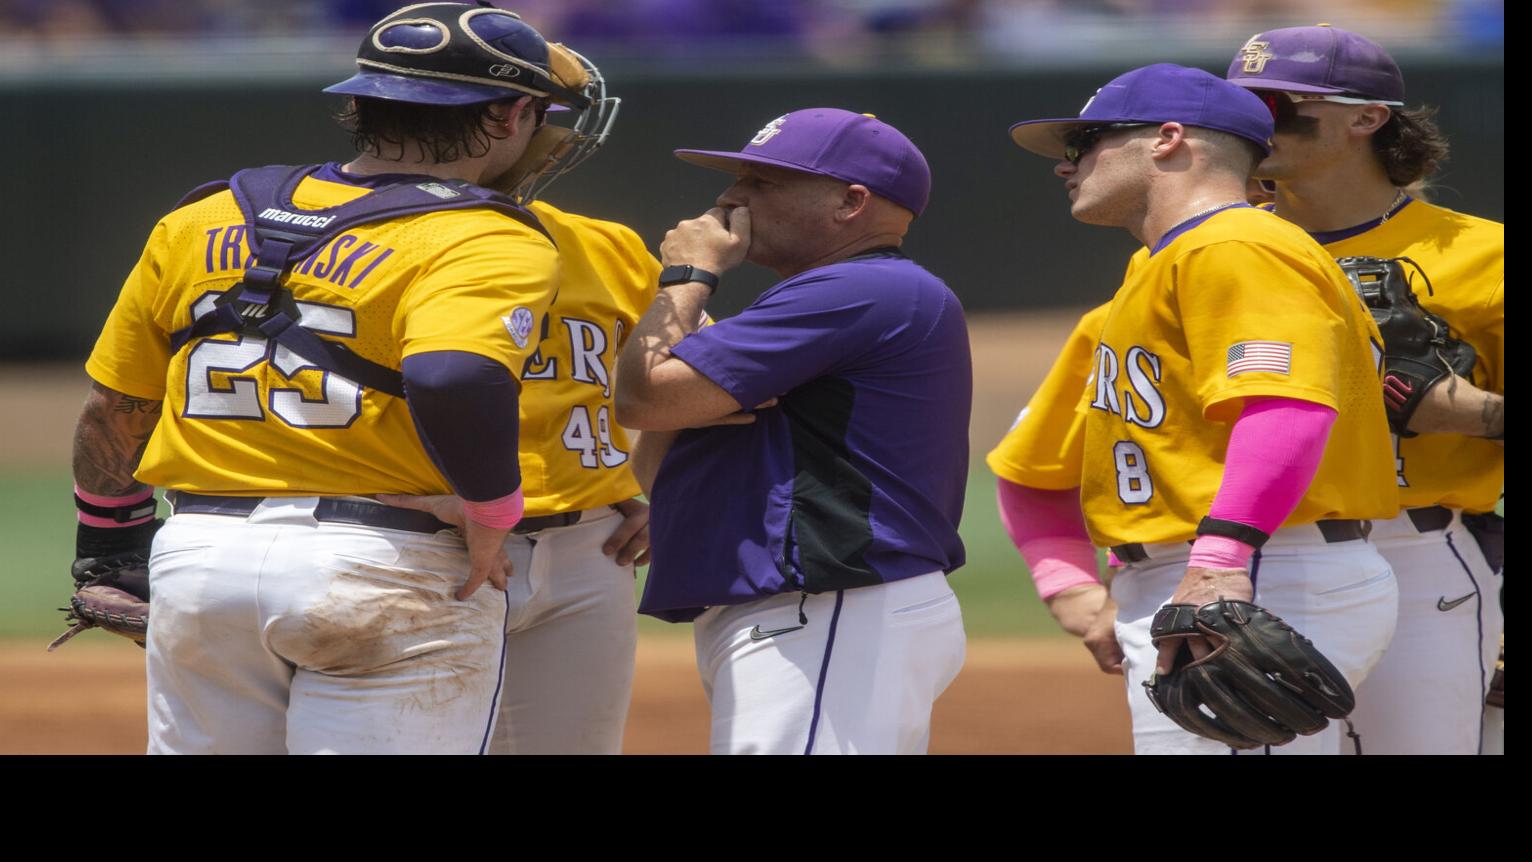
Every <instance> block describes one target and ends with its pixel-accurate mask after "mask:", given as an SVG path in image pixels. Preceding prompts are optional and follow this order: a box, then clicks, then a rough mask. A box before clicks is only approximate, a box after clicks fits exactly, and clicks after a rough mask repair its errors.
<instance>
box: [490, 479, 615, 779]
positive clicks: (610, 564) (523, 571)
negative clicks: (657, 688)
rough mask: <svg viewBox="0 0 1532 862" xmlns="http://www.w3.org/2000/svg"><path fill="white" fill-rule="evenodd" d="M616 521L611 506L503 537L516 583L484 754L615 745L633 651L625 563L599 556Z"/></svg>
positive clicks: (609, 750) (611, 748) (611, 750)
mask: <svg viewBox="0 0 1532 862" xmlns="http://www.w3.org/2000/svg"><path fill="white" fill-rule="evenodd" d="M621 522H622V516H621V515H619V514H618V513H617V511H616V510H614V509H610V508H607V509H601V510H592V511H590V512H587V513H586V514H585V515H584V517H583V518H582V519H581V520H580V522H579V523H577V524H573V525H571V526H568V527H556V528H553V529H548V530H542V531H540V532H536V533H531V534H528V535H525V536H521V535H513V536H511V537H510V539H509V540H508V541H507V543H506V550H507V551H508V552H509V553H510V556H511V563H512V565H513V566H515V569H516V575H515V578H514V579H513V580H515V581H517V582H519V583H518V585H517V586H518V589H513V590H512V591H511V613H510V616H509V626H508V628H507V629H506V631H507V633H508V635H509V637H508V638H507V641H506V661H505V686H504V693H503V694H502V696H501V699H500V721H499V724H498V725H497V727H496V729H495V735H494V739H493V742H492V743H491V745H490V753H491V754H618V753H620V752H621V751H622V731H623V726H624V724H625V723H626V722H627V718H628V704H629V702H630V700H631V699H632V695H633V660H634V654H635V652H636V650H637V647H638V616H637V611H636V609H635V607H634V599H633V566H632V565H627V566H619V565H617V563H616V561H614V560H613V559H612V558H611V557H608V556H606V555H604V554H602V553H601V545H602V543H603V542H605V541H606V540H607V538H608V537H610V536H611V535H612V531H613V530H615V529H617V525H618V524H620V523H621ZM521 587H524V588H525V591H524V592H523V591H522V590H521V589H520V588H521Z"/></svg>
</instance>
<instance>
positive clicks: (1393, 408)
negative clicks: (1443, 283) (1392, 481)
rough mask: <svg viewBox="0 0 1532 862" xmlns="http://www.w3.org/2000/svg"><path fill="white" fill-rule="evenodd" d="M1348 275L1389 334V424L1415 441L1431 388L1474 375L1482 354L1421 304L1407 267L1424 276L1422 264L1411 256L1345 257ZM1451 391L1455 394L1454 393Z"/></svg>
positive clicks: (1428, 285)
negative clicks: (1419, 412) (1414, 421)
mask: <svg viewBox="0 0 1532 862" xmlns="http://www.w3.org/2000/svg"><path fill="white" fill-rule="evenodd" d="M1337 262H1338V263H1339V264H1340V267H1341V269H1342V270H1343V271H1344V272H1345V273H1346V277H1347V278H1349V279H1351V284H1352V286H1353V287H1355V288H1356V292H1357V293H1358V294H1359V295H1360V296H1361V297H1362V302H1363V303H1364V304H1365V305H1366V306H1367V308H1368V310H1369V311H1371V312H1372V319H1373V320H1374V321H1375V322H1376V323H1377V324H1378V331H1379V332H1380V333H1382V335H1383V362H1384V368H1385V372H1384V376H1383V404H1384V407H1385V408H1387V411H1388V425H1389V428H1391V429H1392V430H1393V432H1394V433H1395V434H1398V435H1399V436H1401V437H1414V436H1416V434H1415V432H1414V431H1411V430H1409V424H1410V417H1412V416H1414V415H1415V410H1416V408H1418V407H1419V406H1420V402H1421V401H1422V400H1423V399H1424V398H1425V397H1426V393H1427V392H1429V391H1431V388H1432V387H1433V386H1435V385H1436V384H1438V383H1440V382H1442V380H1444V379H1448V378H1451V381H1452V382H1450V383H1449V384H1448V385H1449V386H1456V380H1457V378H1458V377H1465V378H1467V377H1471V376H1472V375H1473V367H1474V361H1475V360H1476V359H1477V355H1476V354H1475V352H1474V349H1473V346H1472V345H1470V344H1468V343H1467V342H1464V341H1461V340H1459V339H1458V338H1456V337H1455V336H1453V335H1452V333H1451V331H1450V330H1449V328H1448V326H1447V321H1445V320H1443V319H1442V318H1441V317H1439V316H1437V315H1435V314H1432V313H1431V312H1429V311H1426V310H1425V309H1424V308H1422V307H1421V306H1420V300H1419V299H1417V298H1416V296H1415V291H1414V289H1413V288H1412V287H1411V285H1410V279H1409V274H1408V273H1407V272H1405V269H1404V265H1405V264H1409V265H1410V266H1412V267H1414V268H1415V271H1416V272H1418V273H1420V277H1421V280H1423V281H1425V283H1426V290H1427V291H1430V290H1431V281H1430V279H1428V278H1426V274H1425V271H1424V270H1422V269H1421V268H1420V265H1419V264H1417V263H1415V261H1413V260H1410V259H1409V258H1407V257H1397V258H1381V257H1343V258H1341V259H1340V260H1339V261H1337ZM1449 391H1451V390H1449Z"/></svg>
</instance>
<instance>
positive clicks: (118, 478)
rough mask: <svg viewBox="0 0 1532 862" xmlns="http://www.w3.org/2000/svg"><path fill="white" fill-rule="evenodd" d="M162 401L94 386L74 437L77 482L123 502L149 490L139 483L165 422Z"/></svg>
mask: <svg viewBox="0 0 1532 862" xmlns="http://www.w3.org/2000/svg"><path fill="white" fill-rule="evenodd" d="M161 403H162V402H160V401H151V400H149V399H145V398H134V397H132V396H130V395H124V394H123V393H121V392H117V391H115V390H112V389H108V388H107V387H105V386H102V385H101V384H99V383H92V384H91V391H90V395H89V397H87V398H86V400H85V409H84V410H83V411H82V412H81V413H80V422H79V424H78V425H77V426H75V435H74V480H75V484H77V485H79V486H80V488H82V489H83V490H86V491H90V492H92V493H95V494H102V495H104V496H109V497H123V496H127V495H129V494H133V493H136V492H139V491H142V490H144V489H145V488H146V487H147V486H146V485H144V484H143V483H142V482H139V481H138V480H136V479H134V478H133V471H134V470H136V469H138V462H139V459H141V458H142V457H143V455H144V449H145V448H146V447H147V446H148V445H149V435H151V434H153V433H154V427H155V426H156V425H157V424H159V421H160V405H161Z"/></svg>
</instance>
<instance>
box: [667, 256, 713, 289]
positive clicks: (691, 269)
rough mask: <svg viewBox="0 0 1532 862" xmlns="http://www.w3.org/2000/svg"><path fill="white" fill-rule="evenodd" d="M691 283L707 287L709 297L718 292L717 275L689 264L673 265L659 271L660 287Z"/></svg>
mask: <svg viewBox="0 0 1532 862" xmlns="http://www.w3.org/2000/svg"><path fill="white" fill-rule="evenodd" d="M693 281H696V282H701V283H702V284H705V285H707V291H708V294H709V295H712V294H714V293H717V292H718V275H717V274H716V273H711V272H708V271H707V270H705V269H698V268H697V267H695V266H691V265H689V264H684V263H682V264H675V265H672V266H667V267H665V268H664V269H662V270H660V287H669V286H671V285H672V284H689V283H691V282H693Z"/></svg>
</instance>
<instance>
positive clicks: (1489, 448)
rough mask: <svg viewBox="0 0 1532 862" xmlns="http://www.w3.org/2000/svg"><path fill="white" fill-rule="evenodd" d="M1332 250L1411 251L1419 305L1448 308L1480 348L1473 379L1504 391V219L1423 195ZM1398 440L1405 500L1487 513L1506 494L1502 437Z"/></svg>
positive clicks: (1458, 330)
mask: <svg viewBox="0 0 1532 862" xmlns="http://www.w3.org/2000/svg"><path fill="white" fill-rule="evenodd" d="M1319 239H1321V240H1324V237H1323V236H1321V237H1319ZM1325 249H1326V250H1327V251H1329V252H1330V254H1332V255H1334V256H1335V257H1353V256H1357V255H1367V256H1371V257H1407V258H1410V259H1411V260H1413V261H1415V262H1416V263H1418V264H1420V268H1421V271H1422V272H1424V273H1425V276H1426V278H1429V279H1430V282H1431V289H1430V290H1427V289H1426V285H1425V283H1424V282H1423V280H1422V279H1421V278H1420V277H1419V276H1418V275H1415V274H1414V273H1413V271H1412V270H1411V269H1410V268H1409V267H1406V271H1407V272H1411V273H1412V275H1415V277H1414V282H1413V286H1414V288H1415V294H1416V296H1418V297H1419V298H1420V304H1421V305H1423V306H1425V307H1426V308H1427V309H1428V310H1430V311H1432V312H1434V313H1436V314H1439V315H1441V316H1442V317H1443V318H1444V319H1445V320H1446V321H1447V322H1448V323H1449V324H1450V325H1451V327H1452V331H1453V333H1454V334H1455V335H1457V336H1458V337H1459V338H1462V339H1463V340H1464V341H1467V342H1468V343H1469V344H1472V345H1473V348H1474V350H1475V351H1477V352H1478V354H1479V358H1478V362H1477V364H1476V365H1475V366H1474V375H1473V382H1474V385H1476V386H1478V387H1479V388H1481V389H1486V390H1488V391H1490V392H1498V393H1501V394H1504V393H1505V225H1503V224H1500V223H1499V222H1493V221H1489V220H1487V219H1481V218H1474V217H1473V216H1470V215H1464V214H1463V213H1459V212H1453V211H1452V210H1449V209H1444V208H1442V207H1438V206H1432V205H1431V204H1428V203H1426V202H1424V201H1418V200H1417V201H1412V202H1410V203H1409V204H1408V205H1406V206H1405V207H1404V208H1403V209H1401V210H1399V212H1398V213H1396V214H1395V215H1394V216H1393V217H1392V218H1390V219H1389V220H1388V221H1386V222H1384V223H1383V224H1380V225H1378V226H1377V227H1374V228H1373V229H1371V230H1369V231H1366V232H1365V233H1361V234H1358V235H1356V236H1352V237H1347V238H1345V239H1337V240H1335V241H1333V242H1330V243H1329V244H1327V245H1326V246H1325ZM1441 385H1446V384H1445V383H1443V384H1441ZM1396 447H1397V449H1396V452H1395V456H1396V464H1395V468H1396V471H1397V474H1398V478H1397V481H1398V484H1399V498H1400V502H1401V503H1402V504H1403V505H1404V506H1409V507H1415V506H1434V505H1438V504H1440V505H1444V506H1450V507H1452V508H1454V509H1467V510H1468V511H1471V512H1487V511H1492V510H1493V509H1494V508H1495V504H1496V503H1497V502H1498V501H1499V499H1500V489H1501V487H1502V486H1503V485H1504V483H1505V447H1503V446H1501V445H1500V444H1498V443H1495V442H1494V441H1491V440H1486V439H1484V438H1482V437H1467V436H1464V435H1461V434H1423V435H1421V436H1418V437H1409V438H1405V439H1397V438H1396Z"/></svg>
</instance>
